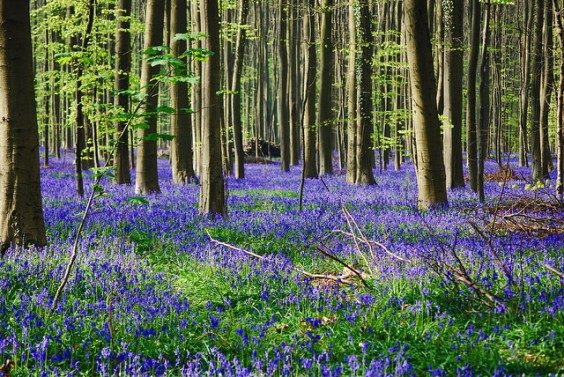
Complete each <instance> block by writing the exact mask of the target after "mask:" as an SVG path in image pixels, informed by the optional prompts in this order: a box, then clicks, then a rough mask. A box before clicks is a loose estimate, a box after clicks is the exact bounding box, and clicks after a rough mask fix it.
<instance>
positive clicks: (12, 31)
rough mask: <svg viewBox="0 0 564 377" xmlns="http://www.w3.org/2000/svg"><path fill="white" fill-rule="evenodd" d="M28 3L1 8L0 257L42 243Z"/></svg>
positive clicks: (11, 1) (14, 1)
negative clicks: (10, 249) (21, 246)
mask: <svg viewBox="0 0 564 377" xmlns="http://www.w3.org/2000/svg"><path fill="white" fill-rule="evenodd" d="M32 54H33V53H32V45H31V26H30V10H29V2H28V1H23V2H22V1H20V0H4V1H3V3H2V4H1V5H0V125H1V126H0V253H1V254H3V253H4V252H5V251H6V249H7V248H8V247H10V245H13V244H35V245H37V246H44V245H46V244H47V239H46V236H45V223H44V220H43V208H42V203H41V183H40V177H39V132H38V129H37V110H36V103H35V90H34V82H33V55H32Z"/></svg>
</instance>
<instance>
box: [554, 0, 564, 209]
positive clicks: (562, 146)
mask: <svg viewBox="0 0 564 377" xmlns="http://www.w3.org/2000/svg"><path fill="white" fill-rule="evenodd" d="M554 13H555V14H554V17H555V19H556V25H557V30H558V39H559V40H560V82H559V84H558V101H557V106H558V110H557V117H556V119H557V120H556V122H557V125H556V129H557V130H556V157H557V167H556V170H557V177H556V194H557V195H558V197H559V198H560V200H561V201H562V200H563V199H564V10H563V8H562V1H561V0H554Z"/></svg>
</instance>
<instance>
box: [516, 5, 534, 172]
mask: <svg viewBox="0 0 564 377" xmlns="http://www.w3.org/2000/svg"><path fill="white" fill-rule="evenodd" d="M523 4H524V10H523V14H524V21H523V29H524V30H522V31H521V33H520V34H521V51H520V58H519V62H520V64H521V72H520V73H521V80H520V81H521V87H520V89H519V165H520V166H529V159H528V156H527V152H528V149H529V148H528V145H529V143H528V139H529V138H528V137H527V121H528V114H529V113H528V110H529V82H530V78H531V58H530V56H531V54H530V50H531V33H530V29H531V23H532V19H533V16H532V14H533V8H534V7H533V4H530V3H529V0H525V1H523Z"/></svg>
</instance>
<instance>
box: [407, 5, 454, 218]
mask: <svg viewBox="0 0 564 377" xmlns="http://www.w3.org/2000/svg"><path fill="white" fill-rule="evenodd" d="M404 6H405V28H406V40H407V60H408V63H409V67H410V79H411V93H412V102H413V122H414V126H415V137H416V140H417V188H418V193H419V200H418V205H419V207H420V208H430V207H433V206H436V205H441V204H446V203H447V193H446V183H445V168H444V162H443V155H442V146H441V148H438V147H437V146H438V145H439V146H440V145H441V143H442V140H441V133H440V132H441V130H440V124H439V113H438V110H437V102H436V100H435V97H436V96H435V91H436V88H437V87H436V84H435V77H434V74H433V55H432V47H431V40H430V33H429V25H428V23H427V6H426V4H425V2H423V1H420V0H405V3H404Z"/></svg>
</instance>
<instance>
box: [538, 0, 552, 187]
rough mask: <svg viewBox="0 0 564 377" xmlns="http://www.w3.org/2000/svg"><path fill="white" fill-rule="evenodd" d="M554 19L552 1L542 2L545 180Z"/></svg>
mask: <svg viewBox="0 0 564 377" xmlns="http://www.w3.org/2000/svg"><path fill="white" fill-rule="evenodd" d="M553 21H554V19H553V13H552V1H550V0H545V1H544V28H543V47H544V53H543V58H544V64H543V76H542V87H541V98H540V101H541V118H540V144H541V171H542V172H541V174H542V177H543V178H545V179H548V178H549V171H550V169H551V168H552V156H551V153H550V139H549V137H548V117H549V112H550V102H551V97H552V90H553V87H554V51H553V48H554V33H553V28H554V22H553Z"/></svg>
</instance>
